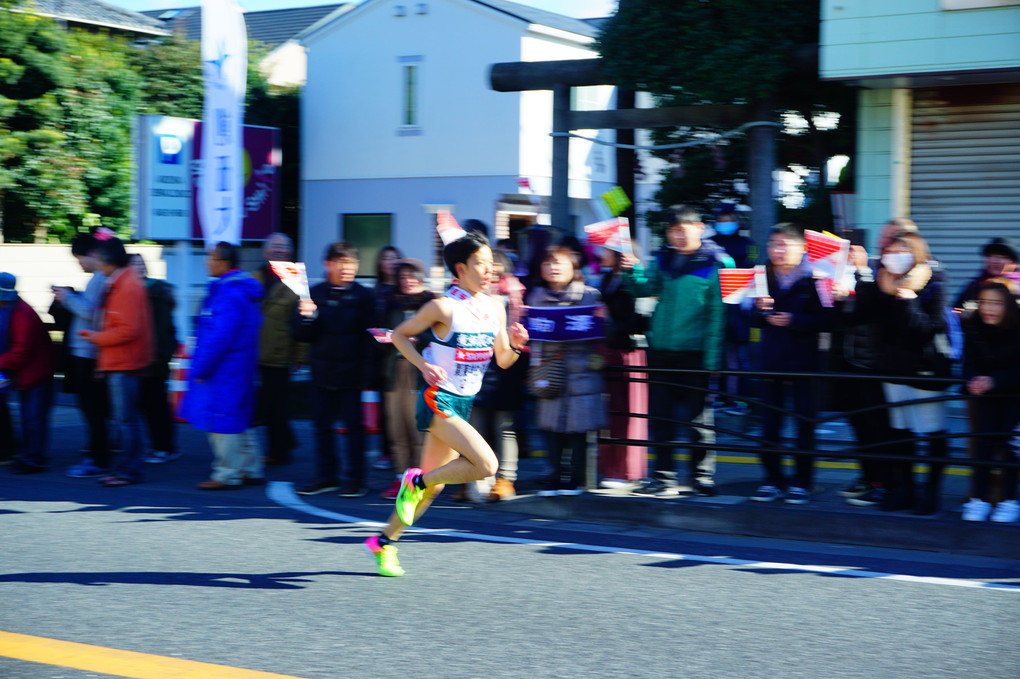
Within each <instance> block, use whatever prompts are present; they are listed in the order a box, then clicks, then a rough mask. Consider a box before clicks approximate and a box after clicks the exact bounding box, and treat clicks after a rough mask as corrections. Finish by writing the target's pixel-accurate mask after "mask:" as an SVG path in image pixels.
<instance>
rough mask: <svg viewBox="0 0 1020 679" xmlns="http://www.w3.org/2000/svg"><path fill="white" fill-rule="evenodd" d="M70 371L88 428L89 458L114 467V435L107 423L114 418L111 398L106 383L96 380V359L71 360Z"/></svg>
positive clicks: (68, 365)
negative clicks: (111, 446) (112, 449)
mask: <svg viewBox="0 0 1020 679" xmlns="http://www.w3.org/2000/svg"><path fill="white" fill-rule="evenodd" d="M67 367H68V371H70V372H71V373H72V381H73V383H74V387H75V396H76V397H77V399H78V409H79V410H81V414H82V416H83V417H84V418H85V426H86V427H87V428H88V437H89V442H88V450H89V456H90V457H91V458H92V461H93V462H94V463H95V465H96V466H97V467H103V468H104V469H109V468H110V463H111V462H112V461H113V460H112V459H111V456H110V433H109V429H108V428H107V424H106V421H107V419H108V418H109V417H110V399H109V396H108V395H107V393H106V380H103V379H98V378H97V377H96V360H95V359H94V358H82V357H81V356H69V357H68V364H67Z"/></svg>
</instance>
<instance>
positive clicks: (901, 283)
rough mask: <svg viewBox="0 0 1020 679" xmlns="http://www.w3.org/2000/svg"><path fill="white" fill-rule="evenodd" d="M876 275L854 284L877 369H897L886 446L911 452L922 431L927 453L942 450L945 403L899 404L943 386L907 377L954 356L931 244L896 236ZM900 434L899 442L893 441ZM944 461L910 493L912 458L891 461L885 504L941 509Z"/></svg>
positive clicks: (944, 371)
mask: <svg viewBox="0 0 1020 679" xmlns="http://www.w3.org/2000/svg"><path fill="white" fill-rule="evenodd" d="M880 262H881V263H880V265H879V268H878V272H877V273H876V275H875V279H874V281H873V282H861V283H860V284H858V286H857V305H858V310H859V313H860V314H861V316H862V317H863V320H865V321H870V322H872V323H874V327H875V329H876V335H877V348H878V351H879V359H878V363H879V367H878V372H879V373H880V374H883V375H891V376H894V379H891V380H890V381H889V382H884V383H883V384H882V388H883V391H884V392H885V397H886V401H887V402H888V403H889V405H890V409H889V418H890V423H891V425H892V430H891V436H892V440H893V442H892V443H890V445H889V446H888V450H889V452H890V453H893V454H897V455H908V456H911V455H915V454H916V450H915V449H916V445H915V441H913V440H909V439H912V438H913V437H915V436H918V437H923V438H924V440H925V442H926V444H927V446H926V448H927V451H928V454H929V455H930V456H932V457H945V456H946V451H947V442H946V439H945V438H941V437H942V436H944V434H945V431H944V427H945V419H946V411H945V403H944V402H937V403H920V404H914V405H904V406H897V405H895V404H897V403H902V402H904V401H911V400H915V399H924V398H932V397H934V396H938V395H939V394H940V392H941V388H940V386H939V385H937V384H932V383H931V382H917V381H912V380H911V379H910V378H912V377H915V378H916V377H924V378H931V377H949V376H950V373H951V368H952V366H951V359H950V358H949V356H950V353H951V352H950V348H949V340H948V337H947V334H946V333H947V326H946V320H945V316H944V307H945V276H944V275H943V274H942V272H941V271H939V269H938V263H937V262H934V261H933V260H932V258H931V254H930V252H929V250H928V244H927V243H925V241H924V239H923V238H921V237H920V236H919V235H918V234H916V233H901V234H899V235H897V236H895V237H894V238H893V239H892V240H891V241H889V243H887V244H886V246H885V248H884V249H883V250H882V255H881V259H880ZM897 441H899V442H898V443H897ZM942 467H943V465H942V464H941V463H936V464H929V465H928V469H929V471H928V475H927V478H926V479H925V480H924V483H923V484H921V485H919V486H917V488H916V490H917V491H918V492H915V485H914V478H913V471H912V470H913V464H912V463H911V462H893V463H891V464H890V465H889V467H888V470H887V474H888V478H887V479H886V480H885V483H884V485H885V487H886V490H887V494H886V496H885V498H884V500H883V503H882V509H884V510H887V511H896V510H902V509H911V508H912V509H913V511H914V513H915V514H934V513H935V512H937V511H938V509H939V486H940V485H941V480H942Z"/></svg>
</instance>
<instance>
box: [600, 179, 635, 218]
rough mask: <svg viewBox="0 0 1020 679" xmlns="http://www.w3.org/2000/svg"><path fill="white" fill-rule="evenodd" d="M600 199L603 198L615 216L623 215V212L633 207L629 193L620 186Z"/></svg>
mask: <svg viewBox="0 0 1020 679" xmlns="http://www.w3.org/2000/svg"><path fill="white" fill-rule="evenodd" d="M599 197H600V198H602V200H603V202H605V204H606V206H608V207H609V209H610V210H611V211H612V213H613V214H614V215H620V214H623V211H624V210H626V209H627V208H629V207H630V206H631V205H632V203H631V202H630V198H628V197H627V193H626V192H625V191H624V190H623V189H621V188H620V187H619V186H614V187H613V188H612V189H610V190H609V191H606V192H605V193H603V194H602V195H601V196H599Z"/></svg>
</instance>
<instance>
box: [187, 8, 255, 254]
mask: <svg viewBox="0 0 1020 679" xmlns="http://www.w3.org/2000/svg"><path fill="white" fill-rule="evenodd" d="M247 71H248V35H247V32H246V31H245V27H244V10H242V9H241V6H240V5H238V4H237V3H236V2H234V0H202V72H203V75H204V80H205V105H204V110H203V114H202V119H203V128H204V132H205V133H204V134H203V135H202V159H203V163H202V175H201V180H200V181H199V184H198V214H199V218H200V220H201V222H202V236H203V237H204V238H205V244H206V247H209V246H211V245H214V244H216V243H218V242H220V241H227V242H230V243H240V242H241V219H242V218H243V216H244V211H243V208H244V180H243V178H244V152H243V138H242V129H243V128H242V125H243V124H244V94H245V89H246V78H247Z"/></svg>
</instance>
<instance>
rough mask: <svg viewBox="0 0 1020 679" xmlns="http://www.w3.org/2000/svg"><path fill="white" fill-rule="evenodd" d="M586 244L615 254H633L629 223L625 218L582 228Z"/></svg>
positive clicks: (607, 220)
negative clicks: (600, 247) (599, 246)
mask: <svg viewBox="0 0 1020 679" xmlns="http://www.w3.org/2000/svg"><path fill="white" fill-rule="evenodd" d="M584 233H585V235H586V236H587V237H588V242H589V243H591V244H592V245H602V246H604V247H606V248H608V249H610V250H615V251H616V252H623V253H627V254H633V252H634V249H633V247H632V246H631V242H630V221H629V220H628V219H627V218H626V217H613V218H612V219H606V220H604V221H601V222H596V223H594V224H588V225H586V226H585V227H584Z"/></svg>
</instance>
